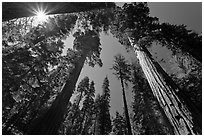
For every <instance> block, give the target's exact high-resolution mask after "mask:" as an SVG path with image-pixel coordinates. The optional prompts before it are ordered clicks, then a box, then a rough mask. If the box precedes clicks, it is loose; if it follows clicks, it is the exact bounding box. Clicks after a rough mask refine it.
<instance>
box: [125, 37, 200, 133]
mask: <svg viewBox="0 0 204 137" xmlns="http://www.w3.org/2000/svg"><path fill="white" fill-rule="evenodd" d="M129 40H130V43H131V45H132V46H133V47H134V48H135V53H136V54H137V58H138V59H139V62H140V65H141V67H142V70H143V72H144V74H145V76H146V78H147V80H148V83H149V85H150V87H151V89H152V92H153V94H154V96H156V98H157V100H158V102H159V104H160V106H161V107H162V108H163V110H164V112H165V114H166V116H167V117H168V119H169V121H170V123H171V125H172V126H173V127H174V133H175V134H179V135H186V134H201V130H200V129H199V127H198V126H197V125H196V123H195V122H194V120H193V114H192V113H191V112H190V111H189V109H188V108H187V107H186V104H185V103H184V102H183V100H184V99H183V98H181V97H182V96H178V95H177V94H176V93H180V92H179V89H178V88H176V87H175V85H173V84H172V82H173V81H171V82H169V81H168V80H169V79H170V78H169V76H168V75H167V74H166V73H165V71H164V70H163V69H162V68H161V67H160V66H159V67H158V65H159V64H158V63H157V64H155V61H154V60H153V58H151V55H150V53H149V52H148V50H147V49H146V48H145V47H138V46H137V45H136V44H134V43H133V41H132V40H131V39H129ZM161 69H162V70H161ZM164 73H165V74H164Z"/></svg>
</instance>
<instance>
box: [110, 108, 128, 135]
mask: <svg viewBox="0 0 204 137" xmlns="http://www.w3.org/2000/svg"><path fill="white" fill-rule="evenodd" d="M112 130H113V133H114V135H126V134H127V126H126V120H125V118H124V117H123V116H122V115H120V113H119V112H118V111H116V114H115V118H114V119H113V129H112Z"/></svg>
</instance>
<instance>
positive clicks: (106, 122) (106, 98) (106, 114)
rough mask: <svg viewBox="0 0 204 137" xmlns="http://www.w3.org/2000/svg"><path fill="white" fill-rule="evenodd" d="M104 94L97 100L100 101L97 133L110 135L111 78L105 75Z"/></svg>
mask: <svg viewBox="0 0 204 137" xmlns="http://www.w3.org/2000/svg"><path fill="white" fill-rule="evenodd" d="M102 89H103V92H102V95H101V97H100V98H98V99H99V100H100V102H99V101H97V100H96V102H97V103H99V104H98V105H97V109H98V113H97V117H96V118H97V121H96V134H98V135H108V134H109V133H110V132H111V129H112V126H111V119H110V105H109V103H110V89H109V80H108V78H107V77H105V79H104V81H103V85H102Z"/></svg>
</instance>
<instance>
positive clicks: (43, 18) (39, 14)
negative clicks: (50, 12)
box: [36, 11, 48, 23]
mask: <svg viewBox="0 0 204 137" xmlns="http://www.w3.org/2000/svg"><path fill="white" fill-rule="evenodd" d="M36 16H37V19H36V22H38V23H42V22H44V21H46V20H47V18H48V16H47V15H46V13H45V12H43V11H38V12H36Z"/></svg>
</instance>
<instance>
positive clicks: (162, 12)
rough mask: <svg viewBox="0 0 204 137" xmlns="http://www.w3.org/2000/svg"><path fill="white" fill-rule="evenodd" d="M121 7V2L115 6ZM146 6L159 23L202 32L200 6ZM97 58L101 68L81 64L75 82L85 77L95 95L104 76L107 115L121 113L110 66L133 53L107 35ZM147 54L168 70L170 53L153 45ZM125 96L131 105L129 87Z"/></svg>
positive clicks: (119, 95) (69, 43) (119, 94)
mask: <svg viewBox="0 0 204 137" xmlns="http://www.w3.org/2000/svg"><path fill="white" fill-rule="evenodd" d="M117 4H119V5H122V3H117ZM148 6H149V7H150V15H151V16H156V17H158V18H159V20H160V21H161V22H169V23H171V24H185V25H187V28H188V29H192V30H194V31H195V32H198V33H201V32H202V3H198V2H197V3H189V2H188V3H180V2H174V3H169V2H151V3H148ZM72 42H73V37H70V38H69V39H67V40H66V42H65V45H67V47H71V46H72ZM100 42H101V47H102V51H101V59H102V62H103V67H99V66H95V67H94V68H92V67H89V66H88V65H84V67H83V69H82V72H81V74H80V77H79V79H78V81H77V85H78V83H79V82H80V81H81V79H83V78H84V77H85V76H88V77H89V79H90V80H93V81H94V82H95V89H96V94H98V93H102V84H103V80H104V78H105V77H106V76H107V77H108V79H109V81H110V92H111V99H110V100H111V101H110V105H111V109H110V112H111V115H112V116H114V115H115V111H119V112H122V110H123V100H122V90H121V85H120V81H119V80H118V79H117V78H116V76H115V75H113V74H112V73H113V70H110V68H111V67H112V64H113V59H114V58H113V57H114V56H115V55H116V54H118V53H121V54H122V55H123V56H125V58H126V59H127V60H129V61H131V59H132V58H135V54H134V53H133V52H131V53H127V52H126V50H125V48H124V47H123V46H122V45H121V44H120V43H119V42H118V40H117V39H116V38H113V36H112V35H111V34H109V35H105V34H101V41H100ZM150 51H151V53H152V54H153V55H154V57H155V58H157V60H162V59H164V61H163V62H160V63H161V66H162V67H163V68H164V70H166V71H171V69H172V68H171V64H172V60H170V59H169V58H170V57H171V52H170V51H168V50H167V49H166V48H164V47H161V46H154V47H153V48H151V49H150ZM126 96H127V100H128V105H129V106H130V105H131V99H132V93H131V86H130V87H129V88H128V89H126Z"/></svg>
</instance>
